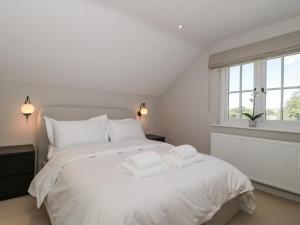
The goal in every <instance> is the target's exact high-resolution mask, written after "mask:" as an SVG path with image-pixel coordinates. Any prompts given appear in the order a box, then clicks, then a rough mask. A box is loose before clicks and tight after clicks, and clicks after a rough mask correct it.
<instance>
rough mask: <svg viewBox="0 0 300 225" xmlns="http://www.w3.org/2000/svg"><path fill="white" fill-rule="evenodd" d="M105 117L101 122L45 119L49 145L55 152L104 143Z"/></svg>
mask: <svg viewBox="0 0 300 225" xmlns="http://www.w3.org/2000/svg"><path fill="white" fill-rule="evenodd" d="M106 118H107V116H106V115H104V116H102V120H100V119H98V120H84V121H56V120H54V119H51V118H48V117H45V121H46V129H47V134H48V138H49V142H50V144H51V145H52V146H53V147H54V148H55V149H57V150H59V149H62V148H68V147H73V146H78V145H86V144H97V143H104V142H106V139H105V135H104V130H105V125H106V121H107V120H106Z"/></svg>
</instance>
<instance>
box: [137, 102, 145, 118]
mask: <svg viewBox="0 0 300 225" xmlns="http://www.w3.org/2000/svg"><path fill="white" fill-rule="evenodd" d="M147 114H148V109H147V107H146V103H144V102H143V103H142V104H141V105H140V110H139V111H138V112H137V115H138V116H139V117H141V116H145V115H147Z"/></svg>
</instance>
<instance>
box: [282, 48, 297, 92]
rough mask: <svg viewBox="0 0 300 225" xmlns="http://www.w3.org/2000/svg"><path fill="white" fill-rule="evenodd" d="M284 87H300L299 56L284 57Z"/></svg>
mask: <svg viewBox="0 0 300 225" xmlns="http://www.w3.org/2000/svg"><path fill="white" fill-rule="evenodd" d="M284 86H285V87H292V86H300V54H297V55H290V56H285V57H284Z"/></svg>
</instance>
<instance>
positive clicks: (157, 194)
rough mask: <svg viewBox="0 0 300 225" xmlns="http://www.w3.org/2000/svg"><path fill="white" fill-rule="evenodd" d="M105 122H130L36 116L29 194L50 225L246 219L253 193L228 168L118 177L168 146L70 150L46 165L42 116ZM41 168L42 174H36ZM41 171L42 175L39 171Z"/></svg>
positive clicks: (80, 111) (83, 111) (125, 113)
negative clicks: (123, 165) (127, 164)
mask: <svg viewBox="0 0 300 225" xmlns="http://www.w3.org/2000/svg"><path fill="white" fill-rule="evenodd" d="M101 114H107V115H108V116H109V118H111V119H124V118H130V117H131V118H132V117H133V116H134V113H133V112H131V111H130V110H127V109H102V108H100V109H99V108H97V109H89V108H47V109H43V110H40V111H39V115H38V129H37V132H38V133H37V136H38V140H37V160H36V161H37V165H36V168H37V172H38V174H37V176H36V177H35V179H34V180H33V182H32V184H31V186H30V189H29V192H30V194H31V195H33V196H34V197H36V198H37V205H38V206H41V204H45V206H46V208H47V211H48V214H49V217H50V220H51V223H52V224H53V225H96V224H101V225H106V224H107V225H114V224H116V225H117V224H118V225H119V224H120V225H123V224H124V225H125V224H126V225H127V224H128V225H143V224H145V225H150V224H162V225H200V224H206V225H224V224H226V223H227V222H228V221H229V220H230V219H231V218H232V217H234V216H235V215H237V214H238V213H239V211H240V209H242V210H244V211H246V212H248V213H253V211H254V209H255V202H254V197H253V194H252V190H253V187H252V185H251V183H250V181H249V179H248V178H247V177H246V176H245V175H243V174H242V173H241V172H240V171H238V170H237V169H236V168H234V167H232V166H231V165H229V164H227V163H226V162H223V161H221V160H219V159H216V158H214V157H211V156H205V160H204V161H203V162H201V163H197V164H194V165H192V166H189V167H187V168H183V169H182V168H172V170H170V171H169V172H168V173H165V174H161V175H158V176H153V177H148V178H145V179H141V180H133V179H131V178H129V177H127V176H126V175H124V174H122V173H121V172H120V169H119V165H120V162H122V161H124V160H125V159H126V158H127V157H128V156H130V155H133V154H136V153H139V152H143V151H148V150H151V151H154V152H157V153H158V154H165V153H166V152H168V151H169V149H170V148H172V145H170V144H167V143H162V142H156V141H150V140H146V139H144V140H129V141H124V142H118V143H107V144H101V145H99V144H94V145H87V146H79V147H72V148H70V149H69V150H68V151H67V152H63V153H61V154H57V155H56V156H55V157H54V158H53V159H51V160H50V161H49V162H47V163H46V156H47V149H48V145H49V142H48V138H47V133H46V130H45V124H44V120H43V117H44V115H46V116H49V117H52V118H55V119H57V120H80V119H88V118H90V117H92V116H97V115H101ZM43 166H44V167H43ZM42 167H43V168H42Z"/></svg>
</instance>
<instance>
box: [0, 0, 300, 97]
mask: <svg viewBox="0 0 300 225" xmlns="http://www.w3.org/2000/svg"><path fill="white" fill-rule="evenodd" d="M246 2H248V3H249V4H248V5H247V4H245V1H241V0H227V1H219V0H189V1H182V0H160V1H158V0H151V1H146V0H51V1H43V0H26V1H19V0H2V1H0V29H1V30H0V32H1V35H0V79H5V80H15V81H28V82H35V83H46V84H56V85H65V86H78V87H85V88H96V89H103V90H113V91H121V92H130V93H141V94H148V95H161V94H162V93H163V92H164V90H165V89H166V88H167V87H168V86H169V85H170V84H171V83H172V82H173V80H175V79H176V77H177V76H178V75H179V74H180V73H181V72H182V70H183V69H184V68H185V67H186V66H187V65H188V64H189V63H190V62H191V61H192V60H193V58H194V57H195V56H196V55H197V54H198V53H199V52H200V51H201V49H202V48H205V47H206V46H207V45H209V44H212V43H213V42H216V41H219V40H222V39H224V38H226V37H230V36H232V35H236V34H239V33H242V32H245V31H247V30H249V29H255V28H257V27H259V26H263V25H267V24H270V23H274V22H278V21H281V20H284V19H287V18H291V17H294V16H296V15H297V14H299V10H300V4H299V1H298V0H285V1H274V0H264V1H261V0H252V1H246ZM178 24H183V25H184V28H183V29H181V30H179V29H178V28H177V25H178Z"/></svg>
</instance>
